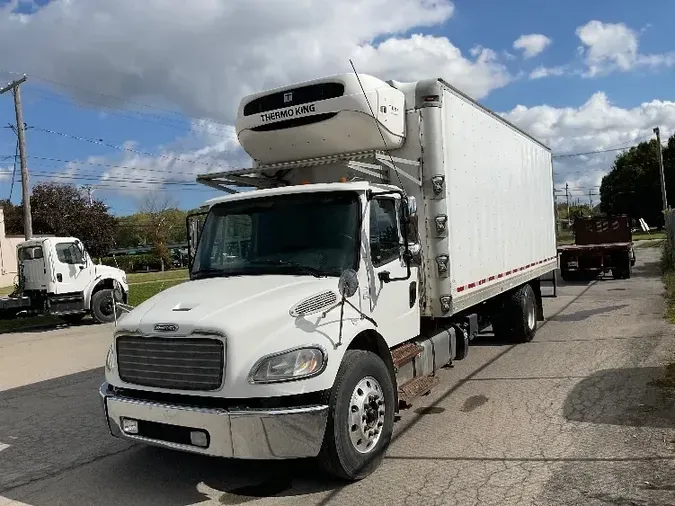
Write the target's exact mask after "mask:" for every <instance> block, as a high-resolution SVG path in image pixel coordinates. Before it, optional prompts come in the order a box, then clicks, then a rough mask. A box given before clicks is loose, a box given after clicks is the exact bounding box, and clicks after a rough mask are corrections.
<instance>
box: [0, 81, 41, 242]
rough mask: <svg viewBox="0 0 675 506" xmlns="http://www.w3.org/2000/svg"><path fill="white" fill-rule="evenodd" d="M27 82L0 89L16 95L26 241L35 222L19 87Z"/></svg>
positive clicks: (14, 83)
mask: <svg viewBox="0 0 675 506" xmlns="http://www.w3.org/2000/svg"><path fill="white" fill-rule="evenodd" d="M25 81H26V76H23V77H22V78H21V79H17V80H16V81H12V82H11V83H9V84H8V85H7V86H5V87H4V88H2V89H0V95H2V94H3V93H6V92H8V91H10V90H11V91H12V93H13V95H14V111H15V113H16V131H17V134H18V136H19V160H20V161H21V187H22V190H23V191H22V199H23V231H24V235H25V237H26V240H28V239H31V238H32V237H33V220H32V215H31V211H30V193H29V191H28V167H26V136H25V132H24V127H23V112H22V110H21V91H20V88H19V86H20V85H21V84H23V83H24V82H25Z"/></svg>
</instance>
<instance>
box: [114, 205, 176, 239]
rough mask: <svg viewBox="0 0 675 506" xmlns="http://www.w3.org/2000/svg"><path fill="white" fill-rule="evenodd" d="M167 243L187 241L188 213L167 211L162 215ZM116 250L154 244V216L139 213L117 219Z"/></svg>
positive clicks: (174, 210)
mask: <svg viewBox="0 0 675 506" xmlns="http://www.w3.org/2000/svg"><path fill="white" fill-rule="evenodd" d="M161 214H162V215H163V218H164V221H163V227H164V229H165V236H166V242H167V243H168V244H176V243H184V242H186V241H187V230H186V227H185V217H186V216H187V212H186V211H182V210H180V209H166V210H164V211H163V212H162V213H161ZM117 225H118V226H117V234H116V236H115V244H116V246H115V247H116V248H135V247H138V246H145V245H148V244H152V243H153V240H152V239H153V216H152V215H151V213H147V212H137V213H134V214H131V215H129V216H123V217H120V218H117Z"/></svg>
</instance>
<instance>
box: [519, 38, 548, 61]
mask: <svg viewBox="0 0 675 506" xmlns="http://www.w3.org/2000/svg"><path fill="white" fill-rule="evenodd" d="M551 43H552V40H551V39H549V38H548V37H547V36H546V35H542V34H540V33H532V34H529V35H521V36H520V37H518V38H517V39H516V41H515V42H514V43H513V49H518V50H521V51H522V52H523V57H524V58H534V57H535V56H537V55H539V54H541V53H543V52H544V50H545V49H546V48H547V47H548V46H550V45H551Z"/></svg>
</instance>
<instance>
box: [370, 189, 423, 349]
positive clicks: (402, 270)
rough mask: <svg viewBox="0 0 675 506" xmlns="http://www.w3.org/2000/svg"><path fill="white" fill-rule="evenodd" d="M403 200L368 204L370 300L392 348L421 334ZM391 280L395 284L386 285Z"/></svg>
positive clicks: (379, 199) (395, 198)
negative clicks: (407, 252) (407, 253)
mask: <svg viewBox="0 0 675 506" xmlns="http://www.w3.org/2000/svg"><path fill="white" fill-rule="evenodd" d="M402 216H403V214H402V212H401V200H400V198H399V196H398V195H383V196H380V197H378V196H375V197H373V198H372V199H371V200H370V202H369V203H368V226H369V232H370V234H369V243H370V244H369V256H370V258H369V260H370V261H369V265H368V267H367V269H368V271H369V276H368V278H369V279H368V281H369V294H368V296H369V299H370V308H371V315H372V317H373V318H374V319H375V321H376V322H377V324H378V330H379V331H380V333H381V334H382V336H383V337H384V338H385V340H386V341H387V343H388V344H389V345H390V346H393V345H395V344H398V343H401V342H403V341H406V340H408V339H410V338H412V337H415V336H417V335H419V333H420V309H419V301H418V296H417V294H418V292H419V290H418V286H417V279H418V278H417V268H416V267H412V268H411V275H410V278H408V279H407V280H405V279H403V280H402V279H400V278H406V276H407V273H408V269H407V266H406V263H405V261H404V259H403V253H404V247H403V234H402ZM387 278H390V279H393V281H390V282H386V281H385V279H387Z"/></svg>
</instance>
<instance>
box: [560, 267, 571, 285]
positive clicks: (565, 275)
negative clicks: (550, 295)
mask: <svg viewBox="0 0 675 506" xmlns="http://www.w3.org/2000/svg"><path fill="white" fill-rule="evenodd" d="M560 277H561V278H562V280H563V281H565V282H567V281H570V280H571V279H572V273H571V272H570V271H568V270H567V269H560Z"/></svg>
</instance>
